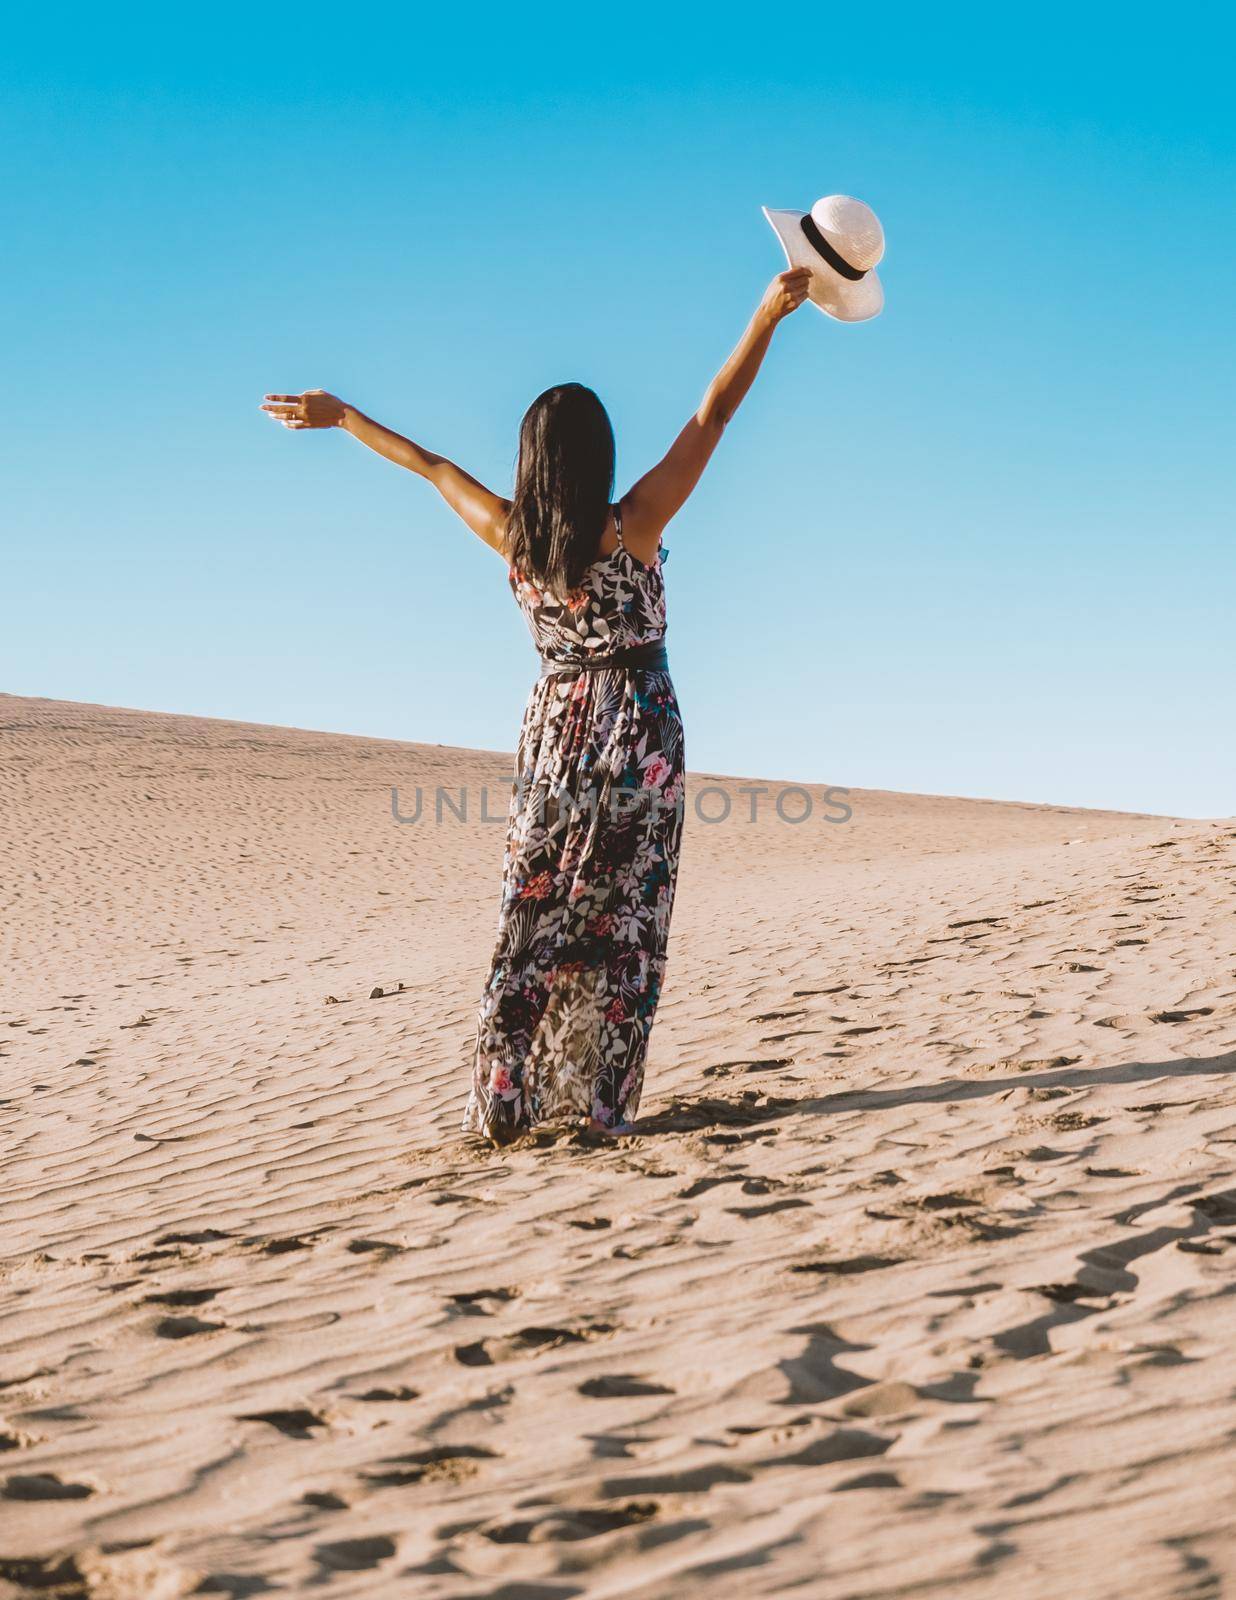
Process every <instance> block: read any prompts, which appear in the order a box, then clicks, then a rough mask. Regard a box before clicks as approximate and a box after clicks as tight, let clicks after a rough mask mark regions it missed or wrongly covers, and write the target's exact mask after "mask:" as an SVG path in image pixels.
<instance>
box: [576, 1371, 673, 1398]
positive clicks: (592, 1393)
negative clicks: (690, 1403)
mask: <svg viewBox="0 0 1236 1600" xmlns="http://www.w3.org/2000/svg"><path fill="white" fill-rule="evenodd" d="M576 1393H578V1394H582V1395H585V1396H586V1397H587V1398H588V1399H589V1400H630V1399H634V1398H636V1397H637V1396H640V1395H657V1394H675V1393H677V1391H676V1390H674V1389H669V1388H667V1387H666V1386H665V1384H663V1383H651V1382H650V1381H649V1380H648V1379H647V1378H640V1377H636V1376H635V1375H634V1374H633V1373H630V1372H612V1373H607V1374H605V1375H603V1376H602V1377H599V1378H588V1379H586V1380H585V1381H584V1382H583V1383H581V1384H579V1385H578V1386H577V1389H576Z"/></svg>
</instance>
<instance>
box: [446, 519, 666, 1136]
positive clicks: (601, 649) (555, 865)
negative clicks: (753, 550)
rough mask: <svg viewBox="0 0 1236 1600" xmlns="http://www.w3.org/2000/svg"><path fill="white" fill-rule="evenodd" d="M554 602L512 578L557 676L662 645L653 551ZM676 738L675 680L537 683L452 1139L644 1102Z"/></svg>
mask: <svg viewBox="0 0 1236 1600" xmlns="http://www.w3.org/2000/svg"><path fill="white" fill-rule="evenodd" d="M615 522H616V526H617V529H618V540H619V543H618V546H617V548H616V549H615V550H614V551H613V552H612V553H611V554H610V555H608V556H601V557H599V558H598V559H597V560H596V561H594V562H593V563H592V565H591V566H590V567H589V568H588V569H587V570H586V571H585V573H584V576H583V580H582V584H581V587H580V589H579V590H578V591H576V592H574V593H573V594H571V595H570V596H569V597H568V598H566V599H565V600H563V599H559V598H556V597H554V596H553V595H551V594H549V593H544V592H542V591H541V590H539V589H538V588H537V587H536V586H535V585H534V584H532V583H531V582H529V581H527V580H526V579H525V578H524V577H523V576H522V575H521V574H520V573H518V572H515V571H514V570H512V571H511V573H510V583H511V587H512V590H513V591H514V594H515V598H516V599H517V601H518V602H519V605H520V607H521V608H522V610H523V612H524V615H525V617H526V618H527V622H528V626H529V628H530V629H531V632H532V637H533V640H534V642H535V644H536V646H537V649H538V651H539V652H540V654H541V656H542V658H544V659H548V660H552V661H554V662H561V663H562V664H563V666H564V669H569V667H570V666H571V665H572V664H575V663H578V662H582V661H585V660H587V659H588V658H589V657H590V656H596V655H602V656H603V655H609V654H611V653H613V652H614V651H617V650H623V649H626V648H627V647H629V646H632V645H639V644H648V643H655V642H656V641H658V640H660V639H661V638H662V637H663V636H664V633H665V585H664V581H663V576H662V570H661V569H662V563H663V561H664V554H665V553H664V552H659V553H658V555H657V557H656V559H655V561H654V562H653V564H652V565H651V566H645V565H644V564H643V562H641V561H638V560H636V558H635V557H634V556H633V555H631V553H630V552H629V551H628V550H627V549H626V547H625V545H623V543H622V523H621V517H620V515H619V514H618V512H617V508H615ZM683 781H684V768H683V736H682V720H681V717H680V715H679V711H678V701H677V699H676V697H675V694H674V685H673V683H672V682H671V681H670V676H669V673H668V672H666V671H662V670H650V669H648V668H646V667H639V668H632V667H629V666H626V667H602V668H594V669H593V670H590V671H584V670H576V671H574V672H571V671H569V670H564V672H563V673H562V674H560V675H555V676H548V677H541V678H539V679H538V680H537V682H536V683H535V684H534V685H533V687H532V691H531V693H530V695H529V697H528V703H527V706H526V708H525V710H524V719H523V725H522V727H521V729H520V735H519V744H518V748H517V751H516V758H515V783H514V790H513V793H512V797H511V804H510V811H509V815H508V824H507V844H506V856H505V860H504V864H503V873H502V900H501V908H500V911H499V915H498V937H497V944H496V948H495V950H494V956H493V961H492V964H491V966H490V971H489V977H488V980H487V982H486V984H485V989H484V993H483V994H482V997H481V1003H480V1010H479V1015H478V1018H477V1033H476V1047H475V1055H474V1058H473V1071H472V1089H471V1093H470V1095H469V1097H468V1104H467V1109H466V1110H465V1112H464V1118H463V1124H462V1127H463V1130H464V1131H465V1132H475V1133H480V1134H483V1135H486V1136H488V1137H489V1138H491V1139H493V1140H495V1141H497V1142H500V1143H501V1142H505V1141H507V1140H508V1139H510V1138H513V1137H515V1136H516V1135H517V1134H519V1133H520V1132H522V1131H524V1130H525V1129H527V1128H529V1127H532V1126H534V1125H535V1124H537V1123H541V1122H548V1121H561V1120H576V1119H578V1118H581V1117H589V1116H591V1117H594V1118H596V1119H597V1121H599V1122H600V1123H602V1124H604V1125H605V1126H608V1127H612V1126H614V1125H615V1124H620V1123H624V1122H627V1121H629V1120H630V1119H632V1118H633V1117H634V1116H635V1113H636V1111H637V1110H638V1107H639V1100H640V1093H641V1090H642V1088H643V1082H644V1058H645V1056H646V1054H647V1050H648V1035H649V1032H650V1031H651V1028H652V1021H653V1016H654V1014H655V1012H656V1008H657V1001H658V999H659V997H660V994H661V986H662V982H663V979H664V975H665V950H666V942H667V940H668V937H669V926H670V912H671V910H672V907H673V901H674V886H675V882H676V879H677V873H678V852H679V844H680V841H681V838H682V822H683Z"/></svg>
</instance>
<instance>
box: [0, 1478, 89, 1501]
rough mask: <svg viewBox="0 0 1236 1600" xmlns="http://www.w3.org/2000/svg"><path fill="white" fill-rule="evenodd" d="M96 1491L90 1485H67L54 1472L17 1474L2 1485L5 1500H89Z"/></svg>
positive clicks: (2, 1496)
mask: <svg viewBox="0 0 1236 1600" xmlns="http://www.w3.org/2000/svg"><path fill="white" fill-rule="evenodd" d="M94 1492H95V1490H94V1488H93V1486H92V1485H91V1484H88V1483H66V1482H65V1481H64V1479H63V1478H61V1477H59V1476H58V1475H57V1474H56V1473H54V1472H16V1473H13V1474H12V1475H11V1476H9V1477H7V1478H6V1479H5V1480H4V1483H3V1484H2V1485H0V1498H3V1499H5V1500H88V1499H89V1498H90V1496H91V1495H92V1494H94Z"/></svg>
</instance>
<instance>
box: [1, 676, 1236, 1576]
mask: <svg viewBox="0 0 1236 1600" xmlns="http://www.w3.org/2000/svg"><path fill="white" fill-rule="evenodd" d="M0 741H2V742H0V756H2V760H0V806H2V813H0V814H2V816H3V828H2V829H0V899H2V901H3V917H2V919H0V981H2V985H3V988H2V993H0V1062H2V1084H0V1095H2V1098H0V1152H2V1154H3V1199H2V1207H3V1219H2V1234H0V1312H2V1318H0V1594H2V1595H5V1596H7V1595H17V1594H20V1595H27V1594H31V1593H38V1594H40V1595H43V1596H50V1597H52V1600H68V1597H73V1600H107V1597H122V1596H126V1597H127V1596H132V1597H141V1600H162V1597H170V1596H180V1595H184V1594H190V1593H196V1594H224V1595H232V1596H248V1595H257V1594H262V1593H266V1592H279V1591H283V1592H285V1593H292V1594H297V1593H305V1594H311V1593H317V1592H319V1591H320V1590H323V1591H326V1592H328V1593H329V1594H330V1595H331V1596H340V1597H343V1596H353V1595H392V1596H415V1597H420V1596H425V1597H433V1600H436V1597H450V1600H456V1597H459V1600H470V1597H479V1596H494V1597H504V1600H560V1597H561V1600H565V1597H569V1596H577V1595H586V1596H588V1597H595V1600H602V1597H611V1596H614V1597H616V1596H624V1597H628V1596H629V1597H637V1596H638V1597H648V1600H651V1597H658V1600H660V1597H673V1600H680V1597H681V1600H691V1597H696V1596H705V1595H707V1596H710V1597H715V1596H726V1597H729V1596H741V1597H746V1596H764V1595H797V1594H801V1595H804V1596H811V1597H814V1596H822V1597H827V1600H847V1597H858V1596H864V1597H865V1596H872V1597H875V1596H879V1597H892V1596H898V1597H907V1596H927V1595H930V1596H937V1597H953V1596H964V1597H970V1596H973V1597H976V1600H977V1597H985V1596H993V1597H999V1600H1009V1597H1017V1600H1032V1597H1036V1596H1052V1597H1065V1596H1068V1597H1070V1600H1075V1597H1081V1600H1100V1597H1108V1596H1111V1597H1116V1596H1120V1597H1126V1596H1130V1595H1134V1594H1136V1595H1137V1596H1138V1597H1139V1600H1151V1597H1157V1596H1190V1597H1195V1600H1203V1597H1210V1596H1217V1595H1222V1594H1226V1593H1236V1495H1234V1493H1233V1491H1234V1490H1236V1465H1234V1456H1233V1444H1232V1441H1233V1436H1234V1430H1236V1349H1234V1343H1236V1341H1234V1340H1233V1331H1234V1329H1236V1311H1234V1306H1236V1302H1234V1301H1233V1287H1234V1284H1236V1280H1234V1278H1233V1273H1232V1266H1233V1263H1236V1076H1234V1073H1236V918H1234V917H1233V911H1234V909H1236V824H1234V823H1233V822H1231V821H1229V822H1226V823H1224V822H1205V823H1202V822H1178V821H1173V820H1171V819H1164V818H1151V817H1139V816H1125V815H1118V814H1109V813H1098V812H1083V811H1075V810H1064V809H1059V808H1053V807H1039V806H1018V805H998V804H991V803H983V802H976V801H966V800H955V799H941V798H927V797H920V796H913V795H895V794H884V793H875V792H870V791H861V790H855V791H853V792H852V793H851V795H850V796H849V803H850V804H851V805H852V807H853V817H852V818H851V820H850V821H848V822H846V823H844V824H840V825H838V824H832V823H828V822H825V821H823V820H822V819H821V817H820V811H821V796H820V792H819V791H812V793H813V796H814V798H815V802H816V814H815V815H814V816H813V817H812V818H811V819H809V820H808V821H807V822H805V823H801V824H798V825H791V824H790V823H788V822H785V821H783V820H781V819H780V818H778V817H777V816H776V815H775V813H774V812H773V811H772V810H771V806H770V803H769V799H770V797H761V798H760V816H759V819H758V820H757V822H755V823H754V824H753V823H751V822H750V821H749V820H746V819H747V818H748V817H749V807H750V799H749V797H746V796H741V795H739V794H738V787H739V783H740V782H741V780H728V781H726V783H725V784H724V785H723V786H724V787H727V788H728V790H729V792H730V793H731V794H732V795H734V796H735V797H736V799H735V804H734V808H733V810H732V812H731V816H730V818H729V820H728V821H726V822H723V823H716V824H712V825H706V824H703V823H701V822H699V821H698V820H697V819H696V818H695V817H694V816H692V815H690V814H689V816H688V825H687V846H686V851H685V855H684V862H683V870H682V878H681V882H680V890H679V900H678V905H677V909H676V913H675V929H674V935H673V937H672V940H671V947H670V953H671V967H670V979H669V985H668V989H667V993H666V996H665V999H664V1002H663V1004H662V1008H661V1014H660V1019H659V1021H658V1025H657V1028H656V1030H655V1032H654V1035H653V1044H652V1050H651V1054H650V1061H649V1077H648V1084H647V1088H646V1091H645V1096H644V1103H643V1106H642V1107H641V1131H640V1133H639V1134H638V1136H636V1137H634V1138H631V1139H630V1140H627V1141H624V1142H621V1143H617V1144H615V1143H612V1142H600V1143H592V1142H589V1141H588V1138H587V1136H584V1135H580V1134H572V1133H556V1134H552V1133H548V1132H546V1133H544V1134H542V1135H541V1136H540V1137H539V1138H538V1139H536V1140H535V1141H527V1142H525V1143H524V1144H522V1145H520V1146H517V1147H515V1148H514V1149H512V1150H510V1151H506V1152H494V1151H489V1150H486V1149H484V1148H481V1147H479V1146H478V1145H476V1144H474V1143H472V1142H467V1141H464V1140H462V1139H461V1138H460V1136H459V1135H457V1133H456V1131H455V1130H456V1125H457V1123H458V1119H459V1116H460V1113H461V1110H462V1106H463V1100H464V1095H465V1090H466V1085H467V1055H468V1047H469V1044H470V1041H471V1031H472V1025H473V1008H474V1005H475V1002H476V999H477V995H478V991H479V985H480V983H481V980H482V977H483V974H484V969H485V965H486V962H487V960H488V956H489V952H490V941H491V938H492V932H493V926H494V921H495V918H496V914H497V899H498V871H499V863H500V857H501V852H502V828H501V826H500V824H493V823H484V822H480V821H478V820H476V809H477V807H478V805H479V800H480V793H479V791H480V787H481V785H482V784H483V783H485V784H487V785H488V787H489V807H488V808H489V811H490V814H491V815H497V814H500V813H501V812H502V810H503V807H504V805H505V797H506V784H507V780H506V777H505V773H506V772H507V771H509V767H508V764H507V761H506V760H505V759H504V758H503V757H501V756H499V755H495V754H486V753H484V752H474V751H466V750H454V749H446V748H440V747H426V746H416V745H402V744H395V743H388V742H382V741H378V740H369V739H350V738H345V737H342V736H336V735H325V734H315V733H305V732H299V731H293V730H286V729H280V728H268V727H257V726H249V725H242V724H236V723H227V722H212V721H203V720H197V719H191V718H184V717H171V716H162V715H156V714H153V713H145V712H134V711H117V710H107V709H103V708H99V707H94V706H85V705H70V704H62V703H57V702H52V701H45V700H26V699H15V698H12V697H6V696H0ZM709 781H710V780H708V779H706V778H704V777H701V776H700V775H698V774H697V775H694V777H693V780H692V782H693V785H694V791H693V792H694V793H695V794H697V795H698V793H699V791H700V790H701V789H702V788H703V786H704V785H705V784H706V783H708V782H709ZM440 783H443V784H449V785H451V786H453V787H454V788H456V789H458V787H459V786H460V785H465V786H467V787H468V789H469V801H470V805H471V807H472V810H471V812H470V817H469V821H468V822H467V823H466V824H464V823H461V822H459V821H458V820H456V819H454V818H453V817H452V816H451V815H449V814H447V815H445V816H444V818H443V820H442V823H441V825H438V824H437V823H435V822H434V821H433V820H432V817H431V813H432V808H433V786H434V785H435V784H440ZM418 784H420V785H421V786H422V787H423V791H424V794H423V805H424V807H425V808H426V811H427V813H429V814H424V813H423V815H422V818H421V821H420V822H418V823H411V824H405V825H401V824H399V823H397V822H396V821H395V820H394V818H393V816H392V809H391V788H392V786H397V787H398V790H399V795H400V808H401V810H402V811H404V812H405V813H408V812H411V810H412V809H413V805H414V801H415V790H416V787H417V785H418ZM704 805H705V807H706V808H712V809H719V801H718V800H717V797H716V796H712V797H710V798H706V799H705V801H704ZM801 805H802V801H801V797H793V799H792V801H787V803H786V807H785V809H786V810H787V812H789V811H793V812H796V811H797V810H798V809H800V808H801ZM400 985H402V987H400ZM379 988H380V989H381V990H382V991H383V993H382V995H381V997H377V998H375V997H373V993H372V992H373V991H374V990H375V989H379Z"/></svg>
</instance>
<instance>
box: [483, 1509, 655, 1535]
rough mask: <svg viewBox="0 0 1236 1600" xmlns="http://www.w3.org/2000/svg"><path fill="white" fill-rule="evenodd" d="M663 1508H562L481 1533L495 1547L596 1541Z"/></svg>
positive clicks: (486, 1529) (643, 1520) (497, 1526)
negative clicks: (584, 1540)
mask: <svg viewBox="0 0 1236 1600" xmlns="http://www.w3.org/2000/svg"><path fill="white" fill-rule="evenodd" d="M659 1510H660V1507H659V1506H658V1505H657V1502H656V1501H655V1500H628V1501H627V1503H626V1504H625V1505H621V1506H562V1507H555V1508H554V1509H553V1510H550V1511H547V1512H546V1513H545V1514H544V1515H543V1516H539V1517H529V1518H526V1519H524V1520H522V1521H519V1522H497V1523H490V1524H489V1525H488V1526H487V1527H482V1528H480V1529H479V1530H478V1531H479V1532H480V1533H482V1534H483V1535H484V1536H485V1538H486V1539H492V1540H493V1542H494V1543H495V1544H542V1543H548V1542H559V1541H574V1540H578V1539H595V1538H596V1537H597V1536H598V1535H599V1534H602V1533H612V1532H613V1531H614V1530H615V1529H616V1528H629V1527H632V1526H633V1525H634V1524H635V1523H638V1522H648V1521H650V1520H651V1519H652V1518H653V1517H655V1516H656V1514H657V1512H658V1511H659Z"/></svg>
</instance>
